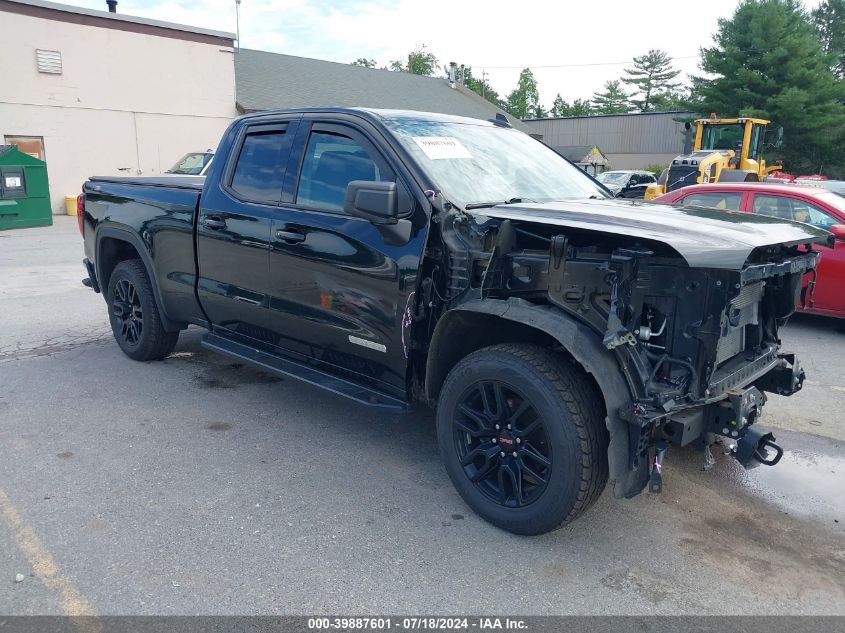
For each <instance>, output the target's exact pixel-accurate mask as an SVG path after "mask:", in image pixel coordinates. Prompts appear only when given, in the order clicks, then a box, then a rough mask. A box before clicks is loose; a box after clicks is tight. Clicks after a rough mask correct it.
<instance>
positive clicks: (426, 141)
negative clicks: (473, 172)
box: [413, 136, 472, 160]
mask: <svg viewBox="0 0 845 633" xmlns="http://www.w3.org/2000/svg"><path fill="white" fill-rule="evenodd" d="M413 139H414V143H416V144H417V145H419V148H420V149H421V150H422V151H423V152H425V155H426V156H428V157H429V158H430V159H431V160H442V159H444V158H472V154H470V153H469V150H468V149H467V148H466V147H464V146H463V145H462V144H461V142H460V141H459V140H458V139H456V138H455V137H454V136H414V137H413Z"/></svg>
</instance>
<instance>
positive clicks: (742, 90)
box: [693, 0, 845, 173]
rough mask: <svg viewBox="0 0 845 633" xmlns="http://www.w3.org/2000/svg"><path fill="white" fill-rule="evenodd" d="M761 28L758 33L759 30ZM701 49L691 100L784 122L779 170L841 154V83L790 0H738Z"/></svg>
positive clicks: (844, 117)
mask: <svg viewBox="0 0 845 633" xmlns="http://www.w3.org/2000/svg"><path fill="white" fill-rule="evenodd" d="M761 34H765V37H762V36H761ZM714 42H715V46H712V47H710V48H705V49H702V61H701V70H702V71H704V72H705V73H706V74H707V75H706V76H702V77H693V101H694V102H695V103H697V104H698V105H697V109H698V110H699V112H701V113H702V114H709V113H711V112H716V113H718V114H719V115H721V116H725V117H734V116H741V115H745V116H757V117H760V118H764V119H770V120H771V121H773V124H774V125H781V126H783V128H784V147H782V148H781V152H782V156H783V158H784V160H785V162H786V167H787V169H790V170H795V171H798V172H804V173H807V172H818V171H823V170H824V169H826V168H828V167H829V166H830V165H831V163H834V164H835V163H839V164H840V165H841V162H842V161H843V159H845V152H844V151H843V147H845V107H843V105H842V104H841V103H840V102H839V100H841V99H842V98H843V92H845V91H843V88H845V83H843V82H841V81H838V80H837V79H836V77H835V76H834V74H833V72H831V70H830V67H829V63H828V62H829V58H828V57H827V56H826V55H825V54H824V52H823V50H822V45H821V43H820V41H819V38H818V35H817V33H816V30H815V28H814V26H813V24H812V22H811V21H810V18H809V16H808V14H807V13H806V12H805V10H804V9H803V7H802V5H801V4H800V2H798V0H744V1H743V2H742V3H741V4H740V5H739V6H738V7H737V9H736V12H735V13H734V15H733V16H732V17H731V18H730V19H720V20H719V29H718V31H717V32H716V34H715V35H714Z"/></svg>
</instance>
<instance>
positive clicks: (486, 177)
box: [386, 119, 607, 207]
mask: <svg viewBox="0 0 845 633" xmlns="http://www.w3.org/2000/svg"><path fill="white" fill-rule="evenodd" d="M386 124H387V126H388V127H389V128H390V129H391V130H392V131H393V132H394V134H395V135H396V136H397V138H398V139H399V141H400V142H401V143H402V144H403V145H404V146H405V147H406V148H407V150H408V151H409V152H410V153H411V154H412V155H413V156H414V158H415V159H416V160H417V161H418V162H419V163H420V165H421V166H422V167H423V168H424V169H425V171H426V172H427V174H428V175H429V176H430V177H431V179H432V180H433V181H434V183H435V184H436V185H437V187H438V188H439V189H441V190H442V191H443V193H444V195H445V196H446V198H447V199H448V200H449V201H450V202H452V203H454V204H457V205H459V206H463V207H466V205H468V204H469V205H473V204H476V205H481V204H483V203H487V202H490V203H497V204H498V203H502V202H507V201H513V202H516V201H523V202H548V201H551V200H567V199H576V198H581V199H583V198H590V197H599V198H606V197H607V193H606V192H605V191H604V189H602V188H601V186H599V185H598V184H596V183H595V182H594V181H593V180H592V178H590V177H589V176H588V175H587V174H585V173H584V172H583V171H581V170H580V169H578V168H577V167H575V166H574V165H572V164H570V163H568V162H567V161H566V160H565V159H564V158H562V157H561V156H560V155H558V154H557V153H556V152H555V151H554V150H552V149H550V148H548V147H546V146H545V145H543V144H542V143H540V142H539V141H536V140H535V139H533V138H531V137H530V136H528V135H527V134H523V133H522V132H518V131H516V130H514V129H510V128H503V127H497V126H493V125H486V124H483V123H479V124H472V123H458V122H452V121H415V120H409V119H398V120H388V121H386Z"/></svg>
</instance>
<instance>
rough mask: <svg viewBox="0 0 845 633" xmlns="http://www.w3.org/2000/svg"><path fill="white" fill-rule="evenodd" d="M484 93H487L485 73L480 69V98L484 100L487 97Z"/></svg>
mask: <svg viewBox="0 0 845 633" xmlns="http://www.w3.org/2000/svg"><path fill="white" fill-rule="evenodd" d="M486 92H487V71H486V70H484V69H483V68H482V69H481V96H482V97H484V98H485V99H486V98H487V95H486V94H485V93H486Z"/></svg>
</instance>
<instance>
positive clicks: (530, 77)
mask: <svg viewBox="0 0 845 633" xmlns="http://www.w3.org/2000/svg"><path fill="white" fill-rule="evenodd" d="M539 102H540V93H539V91H538V90H537V80H536V79H534V73H532V72H531V69H530V68H523V69H522V72H521V73H519V81H518V82H517V84H516V88H515V89H514V90H512V91H511V93H510V94H509V95H508V98H507V99H506V100H505V110H507V111H508V112H510V113H511V114H512V115H513V116H515V117H517V118H519V119H527V118H528V117H530V116H532V115H533V113H534V112H535V111H536V110H537V105H538V104H539Z"/></svg>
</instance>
